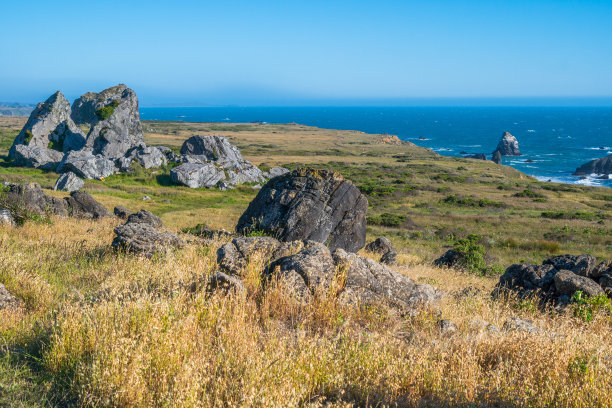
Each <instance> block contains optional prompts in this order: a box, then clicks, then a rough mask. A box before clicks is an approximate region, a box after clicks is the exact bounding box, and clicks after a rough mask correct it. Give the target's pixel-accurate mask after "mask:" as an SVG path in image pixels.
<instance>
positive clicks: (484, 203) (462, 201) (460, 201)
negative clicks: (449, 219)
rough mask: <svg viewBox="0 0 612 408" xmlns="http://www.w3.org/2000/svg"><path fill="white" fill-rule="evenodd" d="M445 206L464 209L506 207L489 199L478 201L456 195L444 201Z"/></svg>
mask: <svg viewBox="0 0 612 408" xmlns="http://www.w3.org/2000/svg"><path fill="white" fill-rule="evenodd" d="M441 202H442V203H444V204H449V205H455V206H462V207H498V208H501V207H505V206H506V204H504V203H502V202H499V201H493V200H489V199H488V198H481V199H478V200H476V199H475V198H474V197H460V196H458V195H456V194H451V195H449V196H448V197H446V198H444V199H442V201H441Z"/></svg>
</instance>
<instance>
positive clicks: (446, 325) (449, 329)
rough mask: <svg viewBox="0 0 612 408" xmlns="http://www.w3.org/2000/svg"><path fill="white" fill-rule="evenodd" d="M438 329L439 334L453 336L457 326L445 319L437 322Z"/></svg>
mask: <svg viewBox="0 0 612 408" xmlns="http://www.w3.org/2000/svg"><path fill="white" fill-rule="evenodd" d="M438 328H439V329H440V333H442V334H445V335H449V334H453V333H455V332H456V331H457V326H456V325H455V324H454V323H453V322H451V321H450V320H447V319H442V320H438Z"/></svg>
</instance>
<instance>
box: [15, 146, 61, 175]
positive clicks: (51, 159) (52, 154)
mask: <svg viewBox="0 0 612 408" xmlns="http://www.w3.org/2000/svg"><path fill="white" fill-rule="evenodd" d="M12 151H13V160H14V163H15V165H17V166H24V167H34V168H36V169H42V170H55V168H56V167H57V166H58V164H59V163H60V161H61V160H62V158H63V157H64V154H63V153H62V152H58V151H57V150H53V149H47V148H46V147H38V146H28V145H24V144H19V145H16V146H14V148H13V150H12Z"/></svg>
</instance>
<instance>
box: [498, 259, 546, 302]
mask: <svg viewBox="0 0 612 408" xmlns="http://www.w3.org/2000/svg"><path fill="white" fill-rule="evenodd" d="M556 273H557V270H556V269H555V268H554V266H553V265H550V264H545V265H529V264H515V265H511V266H510V267H508V269H506V271H505V273H504V274H503V275H502V276H501V277H500V278H499V283H498V286H499V287H502V288H507V289H512V290H515V291H518V292H520V294H521V295H523V294H525V295H527V294H529V293H531V292H533V291H538V290H539V291H542V292H544V293H548V292H550V290H551V288H552V285H553V278H554V276H555V274H556ZM553 289H554V288H553Z"/></svg>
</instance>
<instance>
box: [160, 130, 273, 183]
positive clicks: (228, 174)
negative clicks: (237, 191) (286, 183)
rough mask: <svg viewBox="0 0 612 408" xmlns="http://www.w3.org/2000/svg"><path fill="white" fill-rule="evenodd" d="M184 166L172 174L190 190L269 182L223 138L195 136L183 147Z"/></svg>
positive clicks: (175, 169) (173, 170) (175, 179)
mask: <svg viewBox="0 0 612 408" xmlns="http://www.w3.org/2000/svg"><path fill="white" fill-rule="evenodd" d="M181 154H182V155H183V158H182V161H183V162H184V164H182V165H180V166H178V167H175V168H174V169H172V171H171V174H170V176H171V178H172V180H173V181H174V182H175V183H177V184H182V185H185V186H187V187H190V188H199V187H207V188H211V187H215V186H220V185H221V184H223V185H224V186H225V187H226V188H227V187H228V186H234V185H237V184H242V183H259V182H262V181H265V177H264V174H263V172H262V171H261V170H259V168H257V167H255V166H253V165H252V164H251V163H250V162H249V161H247V160H245V159H243V158H242V155H241V154H240V150H238V148H237V147H236V146H234V145H232V144H231V143H230V142H229V141H228V140H227V139H226V138H225V137H223V136H193V137H190V138H189V139H187V140H186V141H185V142H184V143H183V146H182V147H181Z"/></svg>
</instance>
